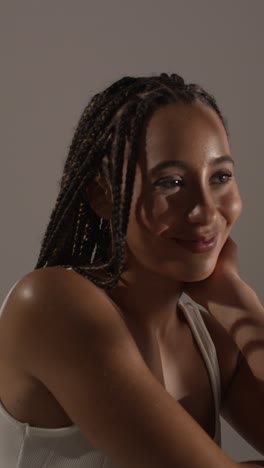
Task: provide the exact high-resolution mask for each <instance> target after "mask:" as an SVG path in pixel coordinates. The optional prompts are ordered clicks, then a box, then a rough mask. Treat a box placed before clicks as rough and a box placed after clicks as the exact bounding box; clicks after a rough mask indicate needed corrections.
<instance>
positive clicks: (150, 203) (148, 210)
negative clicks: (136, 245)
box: [141, 195, 175, 235]
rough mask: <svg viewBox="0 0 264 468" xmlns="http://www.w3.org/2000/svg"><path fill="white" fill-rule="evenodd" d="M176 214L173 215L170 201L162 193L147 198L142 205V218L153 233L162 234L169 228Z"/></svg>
mask: <svg viewBox="0 0 264 468" xmlns="http://www.w3.org/2000/svg"><path fill="white" fill-rule="evenodd" d="M170 218H174V222H175V213H174V216H171V209H170V205H169V201H168V199H167V198H166V197H164V196H162V195H155V197H151V198H149V199H147V200H145V202H144V204H143V205H142V207H141V219H142V223H143V225H144V226H145V228H146V229H147V230H148V231H150V232H152V233H153V234H157V235H159V234H161V233H162V232H163V231H165V230H166V229H168V227H169V225H170V223H171V221H172V219H170Z"/></svg>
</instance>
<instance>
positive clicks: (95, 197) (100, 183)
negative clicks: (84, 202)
mask: <svg viewBox="0 0 264 468" xmlns="http://www.w3.org/2000/svg"><path fill="white" fill-rule="evenodd" d="M85 192H86V195H87V199H88V202H89V205H90V207H91V208H92V209H93V211H94V212H95V213H96V214H97V216H99V217H100V218H104V219H110V218H111V214H112V190H111V186H110V184H109V182H108V181H107V179H106V178H105V177H103V176H102V175H100V174H99V175H98V176H96V178H95V179H94V180H93V181H92V182H90V183H89V185H88V186H87V187H86V189H85Z"/></svg>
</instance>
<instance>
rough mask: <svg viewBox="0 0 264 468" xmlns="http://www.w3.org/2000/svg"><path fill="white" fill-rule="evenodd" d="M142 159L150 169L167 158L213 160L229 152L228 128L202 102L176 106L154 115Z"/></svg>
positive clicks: (161, 109)
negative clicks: (214, 157) (207, 158)
mask: <svg viewBox="0 0 264 468" xmlns="http://www.w3.org/2000/svg"><path fill="white" fill-rule="evenodd" d="M142 144H143V147H142V151H141V155H140V157H141V159H142V157H144V159H145V158H146V159H147V162H148V164H147V165H148V166H153V165H155V163H158V162H160V161H161V160H163V159H164V160H165V159H174V158H177V157H179V156H180V159H190V158H193V157H195V158H198V157H206V156H207V155H208V157H213V156H214V154H215V156H217V155H218V156H219V155H220V153H221V154H227V153H229V152H230V148H229V142H228V137H227V134H226V131H225V128H224V126H223V124H222V122H221V120H220V118H219V117H218V115H217V114H216V112H215V111H214V110H213V109H211V108H210V107H208V106H207V105H205V104H203V103H201V102H200V101H194V102H192V103H187V104H186V103H175V104H169V105H168V106H165V107H162V108H160V109H158V110H156V111H155V112H154V114H153V115H152V117H151V118H150V120H149V121H148V123H147V125H146V128H145V132H144V135H143V139H142Z"/></svg>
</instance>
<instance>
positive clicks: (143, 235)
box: [0, 74, 264, 468]
mask: <svg viewBox="0 0 264 468" xmlns="http://www.w3.org/2000/svg"><path fill="white" fill-rule="evenodd" d="M241 209H242V201H241V198H240V195H239V191H238V187H237V183H236V180H235V175H234V160H233V159H232V157H231V152H230V147H229V141H228V133H227V128H226V123H225V120H224V118H223V116H222V114H221V112H220V110H219V108H218V106H217V104H216V102H215V99H214V98H213V97H212V96H211V95H209V94H208V93H207V92H206V91H204V90H203V89H202V88H201V87H200V86H198V85H195V84H186V83H185V82H184V80H183V79H182V78H181V77H180V76H178V75H176V74H174V75H171V76H168V75H166V74H162V75H160V76H152V77H147V78H131V77H125V78H123V79H121V80H119V81H117V82H116V83H114V84H113V85H111V86H110V87H108V88H107V89H106V90H105V91H103V92H102V93H99V94H96V95H95V96H94V97H93V98H92V100H91V102H90V103H89V104H88V106H87V107H86V109H85V110H84V113H83V115H82V117H81V119H80V122H79V125H78V127H77V130H76V132H75V135H74V137H73V141H72V144H71V147H70V150H69V155H68V158H67V160H66V163H65V167H64V172H63V176H62V179H61V185H60V192H59V195H58V198H57V202H56V205H55V207H54V209H53V211H52V214H51V219H50V222H49V224H48V227H47V230H46V233H45V236H44V239H43V242H42V246H41V250H40V255H39V258H38V261H37V265H36V267H35V269H34V271H32V272H29V273H28V274H26V275H25V276H24V277H23V278H22V279H21V280H19V281H18V282H17V283H16V284H15V285H14V287H13V288H12V289H11V291H10V293H9V294H8V296H7V297H6V299H5V301H4V304H3V305H2V314H1V321H0V363H1V381H0V400H1V405H0V434H1V437H0V460H1V466H3V467H5V468H15V467H17V468H18V467H19V468H44V467H45V468H110V467H122V468H165V467H166V468H232V467H236V466H238V463H237V462H235V461H234V460H232V459H231V458H229V457H228V456H227V455H225V454H224V453H223V451H222V450H221V436H220V419H219V415H220V413H221V414H222V415H223V416H224V417H225V418H226V419H227V420H228V421H229V422H230V424H232V425H233V426H234V427H235V429H236V430H237V431H238V432H239V433H240V434H242V435H243V436H244V437H245V438H246V439H247V440H248V441H249V442H250V443H251V444H252V445H253V446H254V447H255V448H256V449H257V450H259V451H260V452H262V453H263V452H264V431H263V420H264V404H263V403H264V384H263V381H264V372H263V357H264V353H263V341H264V340H263V339H264V333H263V330H264V311H263V306H262V304H261V303H260V301H259V300H258V298H257V295H256V294H255V292H254V291H253V290H252V289H251V288H250V287H249V286H248V285H247V284H246V283H245V282H244V281H243V280H242V279H241V277H240V275H239V271H238V263H237V248H236V244H235V243H234V242H233V241H232V239H231V238H230V233H231V230H232V228H233V226H234V224H235V222H236V220H237V219H238V217H239V215H240V213H241ZM184 296H185V300H184ZM235 327H236V328H235ZM241 327H242V329H243V333H242V334H241V333H238V330H240V328H241ZM261 340H262V341H261ZM253 341H254V343H255V345H254V346H255V348H254V352H253V353H252V350H253V348H252V346H253V343H252V342H253ZM261 342H262V345H261ZM256 343H257V344H256ZM246 346H247V347H246ZM249 346H251V348H250V350H249ZM249 351H250V352H249ZM246 466H248V467H253V466H261V462H255V463H253V462H252V463H247V464H246ZM262 466H263V465H262Z"/></svg>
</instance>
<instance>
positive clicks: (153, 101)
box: [35, 73, 228, 288]
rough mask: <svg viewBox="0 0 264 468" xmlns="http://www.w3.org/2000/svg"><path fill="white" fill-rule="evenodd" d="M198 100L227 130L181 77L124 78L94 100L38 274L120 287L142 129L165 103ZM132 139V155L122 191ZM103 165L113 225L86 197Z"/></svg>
mask: <svg viewBox="0 0 264 468" xmlns="http://www.w3.org/2000/svg"><path fill="white" fill-rule="evenodd" d="M195 99H198V100H200V101H201V102H203V103H204V104H206V105H207V106H209V107H211V108H212V109H213V110H214V111H215V112H216V113H217V115H218V116H219V118H220V119H221V121H222V123H223V125H224V127H225V129H226V132H227V133H228V131H227V124H226V122H225V119H224V117H223V115H222V114H221V112H220V110H219V108H218V106H217V103H216V101H215V99H214V97H213V96H212V95H210V94H208V93H207V92H206V91H205V90H204V89H203V88H201V87H200V86H199V85H196V84H194V83H190V84H185V82H184V80H183V78H182V77H180V76H179V75H176V74H172V75H170V76H169V75H167V74H166V73H162V74H161V75H160V76H151V77H140V78H134V77H124V78H121V79H120V80H118V81H117V82H115V83H113V84H112V85H111V86H109V87H108V88H107V89H106V90H104V91H103V92H102V93H98V94H96V95H95V96H94V97H93V98H92V99H91V101H90V103H89V104H88V105H87V106H86V108H85V109H84V111H83V114H82V116H81V118H80V120H79V123H78V126H77V128H76V131H75V133H74V136H73V139H72V143H71V145H70V149H69V154H68V157H67V160H66V162H65V165H64V171H63V175H62V179H61V182H60V192H59V194H58V197H57V200H56V204H55V207H54V209H53V211H52V213H51V217H50V221H49V224H48V226H47V229H46V232H45V235H44V238H43V240H42V245H41V250H40V254H39V258H38V261H37V264H36V266H35V269H38V268H42V267H43V266H47V265H61V266H72V267H73V268H74V269H75V271H77V272H79V273H80V274H82V275H83V276H85V277H87V278H89V279H90V280H91V281H93V282H94V283H95V284H96V285H98V286H99V287H101V288H111V287H113V286H115V285H116V284H117V281H118V279H119V277H120V275H121V273H122V271H123V266H124V257H125V239H126V231H127V226H128V222H129V213H130V205H131V200H132V195H133V186H134V179H135V171H136V163H137V158H138V153H139V144H140V141H141V136H142V131H143V128H144V124H145V123H146V121H147V119H148V118H149V117H150V115H151V114H152V113H153V112H154V111H155V110H156V109H158V108H160V107H162V106H164V105H167V104H169V103H173V102H185V103H190V102H192V101H194V100H195ZM127 140H128V141H129V156H128V161H127V170H126V176H125V183H124V190H123V191H122V184H123V167H124V151H125V145H126V141H127ZM105 168H108V169H107V171H108V175H109V178H110V182H111V187H112V196H113V200H112V201H113V205H112V216H111V220H110V221H109V220H105V219H102V218H101V219H100V218H99V217H98V216H97V215H96V214H95V212H94V211H93V210H92V208H91V207H90V205H89V203H88V201H87V199H86V197H85V193H84V191H85V187H86V186H87V184H88V183H89V182H91V181H92V180H93V179H94V177H95V175H96V174H99V173H104V170H105ZM99 272H100V274H99ZM98 274H99V276H98Z"/></svg>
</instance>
